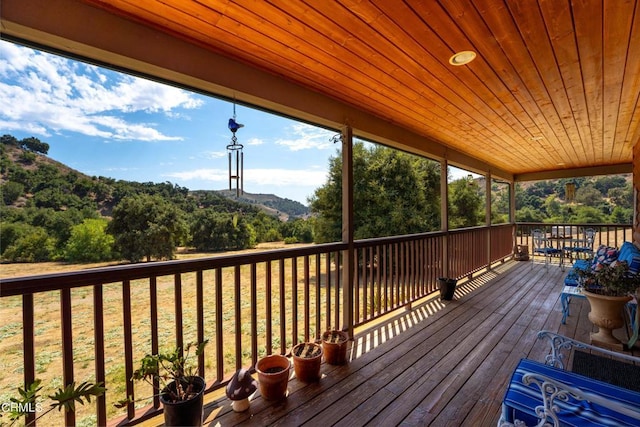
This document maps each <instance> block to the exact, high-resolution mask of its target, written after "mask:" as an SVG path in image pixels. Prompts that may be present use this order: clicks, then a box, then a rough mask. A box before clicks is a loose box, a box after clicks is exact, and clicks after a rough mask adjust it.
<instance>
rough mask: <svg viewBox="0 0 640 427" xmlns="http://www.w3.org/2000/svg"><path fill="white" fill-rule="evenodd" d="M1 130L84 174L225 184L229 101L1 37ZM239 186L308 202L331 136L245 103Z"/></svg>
mask: <svg viewBox="0 0 640 427" xmlns="http://www.w3.org/2000/svg"><path fill="white" fill-rule="evenodd" d="M0 99H2V100H3V101H2V108H0V134H2V135H4V134H10V135H13V136H15V137H16V138H18V139H22V138H25V137H30V136H33V137H36V138H38V139H40V140H41V141H43V142H46V143H48V144H49V145H50V150H49V157H51V158H53V159H55V160H58V161H60V162H62V163H65V164H67V165H69V166H70V167H72V168H74V169H77V170H79V171H80V172H83V173H85V174H88V175H96V176H107V177H111V178H115V179H124V180H131V181H141V182H146V181H152V182H165V181H170V182H172V183H174V184H178V185H180V186H183V187H187V188H189V189H192V190H219V189H225V188H228V185H229V184H228V158H227V154H226V153H227V152H226V146H227V144H229V143H230V142H231V141H230V140H231V135H232V134H231V132H230V131H229V130H228V128H227V122H228V120H229V118H230V117H232V116H233V104H232V103H230V102H226V101H222V100H219V99H217V98H213V97H206V96H202V95H199V94H196V93H192V92H187V91H184V90H180V89H177V88H175V87H171V86H168V85H162V84H159V83H156V82H152V81H149V80H144V79H140V78H136V77H132V76H130V75H126V74H122V73H116V72H114V71H111V70H108V69H104V68H99V67H95V66H92V65H88V64H84V63H81V62H77V61H72V60H69V59H66V58H63V57H60V56H56V55H51V54H48V53H44V52H41V51H36V50H33V49H29V48H25V47H22V46H19V45H16V44H13V43H9V42H5V41H0ZM236 119H237V121H238V122H239V123H242V124H244V125H245V127H243V128H241V129H240V130H238V132H237V138H238V142H239V143H241V144H242V145H243V146H244V189H245V191H247V192H250V193H273V194H276V195H278V196H280V197H286V198H289V199H292V200H297V201H299V202H301V203H304V204H307V197H309V196H310V195H312V194H313V192H314V190H315V189H316V188H317V187H319V186H321V185H323V184H324V183H325V181H326V173H327V169H328V163H329V157H331V156H335V155H336V152H337V151H336V150H337V149H338V148H339V146H338V145H337V144H334V143H332V142H331V141H330V140H331V137H332V136H333V135H335V134H336V132H333V131H331V130H326V129H322V128H318V127H314V126H310V125H307V124H303V123H299V122H296V121H293V120H289V119H285V118H282V117H279V116H276V115H272V114H267V113H264V112H261V111H257V110H253V109H250V108H247V107H244V106H240V105H237V106H236Z"/></svg>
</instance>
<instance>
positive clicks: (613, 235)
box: [515, 222, 633, 250]
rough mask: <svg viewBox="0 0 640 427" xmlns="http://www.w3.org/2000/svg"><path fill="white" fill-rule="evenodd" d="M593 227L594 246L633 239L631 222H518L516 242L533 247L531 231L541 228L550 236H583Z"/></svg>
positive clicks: (612, 244)
mask: <svg viewBox="0 0 640 427" xmlns="http://www.w3.org/2000/svg"><path fill="white" fill-rule="evenodd" d="M586 228H592V229H594V230H595V231H596V235H595V240H594V248H597V247H598V246H600V245H607V246H611V247H620V246H621V245H622V243H624V242H625V241H632V235H633V227H632V225H631V224H586V223H583V224H565V223H544V224H541V223H538V222H519V223H517V224H516V234H515V238H516V244H519V245H527V246H529V248H530V250H531V249H533V246H532V244H533V241H532V238H531V232H532V231H533V230H535V229H540V230H542V231H543V232H545V233H546V234H547V235H548V236H555V235H557V234H561V235H563V236H566V237H575V238H581V237H582V236H583V232H584V229H586Z"/></svg>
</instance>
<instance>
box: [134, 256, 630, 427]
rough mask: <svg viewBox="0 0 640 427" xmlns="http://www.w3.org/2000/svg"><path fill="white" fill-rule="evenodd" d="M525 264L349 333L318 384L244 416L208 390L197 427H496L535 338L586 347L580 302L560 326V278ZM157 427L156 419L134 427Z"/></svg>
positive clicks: (534, 352) (292, 390) (539, 352)
mask: <svg viewBox="0 0 640 427" xmlns="http://www.w3.org/2000/svg"><path fill="white" fill-rule="evenodd" d="M530 266H531V264H530V263H528V262H508V263H506V264H503V265H500V266H499V267H497V268H495V269H494V270H492V271H490V272H488V273H486V274H483V275H482V276H480V277H477V278H475V279H473V280H472V281H468V282H466V283H463V284H461V285H459V286H458V288H457V290H456V295H455V299H454V300H453V301H447V302H441V301H440V300H439V297H438V296H437V295H435V294H434V295H432V296H431V297H430V298H427V299H425V301H423V302H421V303H420V304H414V306H413V308H412V309H411V310H403V311H402V312H400V313H396V314H395V316H388V317H387V318H385V319H382V320H381V321H380V322H378V323H377V324H376V325H375V326H369V327H368V328H367V329H365V330H358V331H356V339H355V341H354V342H353V343H352V346H351V348H350V362H349V363H348V364H347V365H345V366H340V367H335V366H331V365H327V364H323V365H322V379H321V380H320V381H319V382H318V383H313V384H305V383H302V382H298V381H297V380H295V378H293V379H292V380H291V381H290V382H289V394H288V397H287V398H286V399H284V400H282V401H280V402H269V401H266V400H263V399H262V398H261V397H259V392H257V393H256V395H255V396H254V398H253V400H252V402H251V408H250V409H249V410H248V411H247V412H244V413H234V412H233V411H231V407H230V401H229V400H228V399H227V398H226V397H225V396H224V392H223V391H219V392H216V393H213V394H212V395H210V396H209V397H208V400H207V401H206V402H205V425H210V426H231V425H255V426H263V425H282V426H300V425H309V426H314V425H318V426H323V427H324V426H329V425H344V426H361V425H372V426H392V425H399V424H403V425H416V426H418V425H419V426H426V425H431V426H445V425H446V426H493V425H496V423H497V421H498V417H499V411H500V403H501V401H502V397H503V394H504V390H505V388H506V384H507V382H508V380H509V378H510V376H511V373H512V371H513V369H514V367H515V366H516V365H517V363H518V361H519V360H520V359H521V358H523V357H526V358H530V359H534V360H539V361H542V360H543V357H544V354H545V353H546V347H545V344H544V343H542V342H536V334H537V332H538V331H539V330H542V329H547V330H551V331H554V332H558V333H561V334H563V335H566V336H569V337H574V338H576V339H578V340H581V341H586V342H588V340H589V333H590V331H591V329H592V327H591V324H590V323H589V321H588V319H587V312H588V311H589V307H588V303H587V302H586V301H585V300H584V299H576V300H575V301H572V302H571V315H570V316H569V317H568V319H567V323H566V324H565V325H562V324H561V322H560V321H561V318H562V313H561V306H560V291H561V289H562V279H563V277H564V274H565V272H563V271H561V270H560V268H558V266H553V265H552V266H549V267H548V268H545V267H544V266H542V265H538V264H535V265H534V266H533V268H530ZM624 332H625V331H624V330H618V331H617V333H620V334H621V337H622V336H623V334H624ZM256 378H257V376H256ZM161 424H162V416H160V417H156V418H154V419H152V420H149V421H147V422H145V423H144V424H143V425H149V426H151V425H161Z"/></svg>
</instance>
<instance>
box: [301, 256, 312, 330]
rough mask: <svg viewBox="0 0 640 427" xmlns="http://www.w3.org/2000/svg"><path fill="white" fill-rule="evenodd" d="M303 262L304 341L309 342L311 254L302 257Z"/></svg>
mask: <svg viewBox="0 0 640 427" xmlns="http://www.w3.org/2000/svg"><path fill="white" fill-rule="evenodd" d="M302 260H303V261H302V262H303V266H302V268H303V270H304V272H303V275H304V278H303V282H304V341H305V342H309V341H310V339H309V331H310V330H311V319H310V317H311V310H310V305H311V295H310V288H309V286H310V284H309V255H305V256H304V257H303V258H302Z"/></svg>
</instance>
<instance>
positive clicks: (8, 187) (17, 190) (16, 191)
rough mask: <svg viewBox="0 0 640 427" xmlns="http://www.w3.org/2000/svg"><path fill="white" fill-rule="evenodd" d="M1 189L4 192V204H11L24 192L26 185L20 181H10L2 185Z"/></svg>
mask: <svg viewBox="0 0 640 427" xmlns="http://www.w3.org/2000/svg"><path fill="white" fill-rule="evenodd" d="M0 191H1V192H2V200H3V201H4V204H5V205H10V204H12V203H13V202H15V201H16V200H18V197H20V196H22V195H23V194H24V185H22V184H20V183H18V182H13V181H8V182H6V183H4V184H3V185H2V187H1V188H0Z"/></svg>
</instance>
